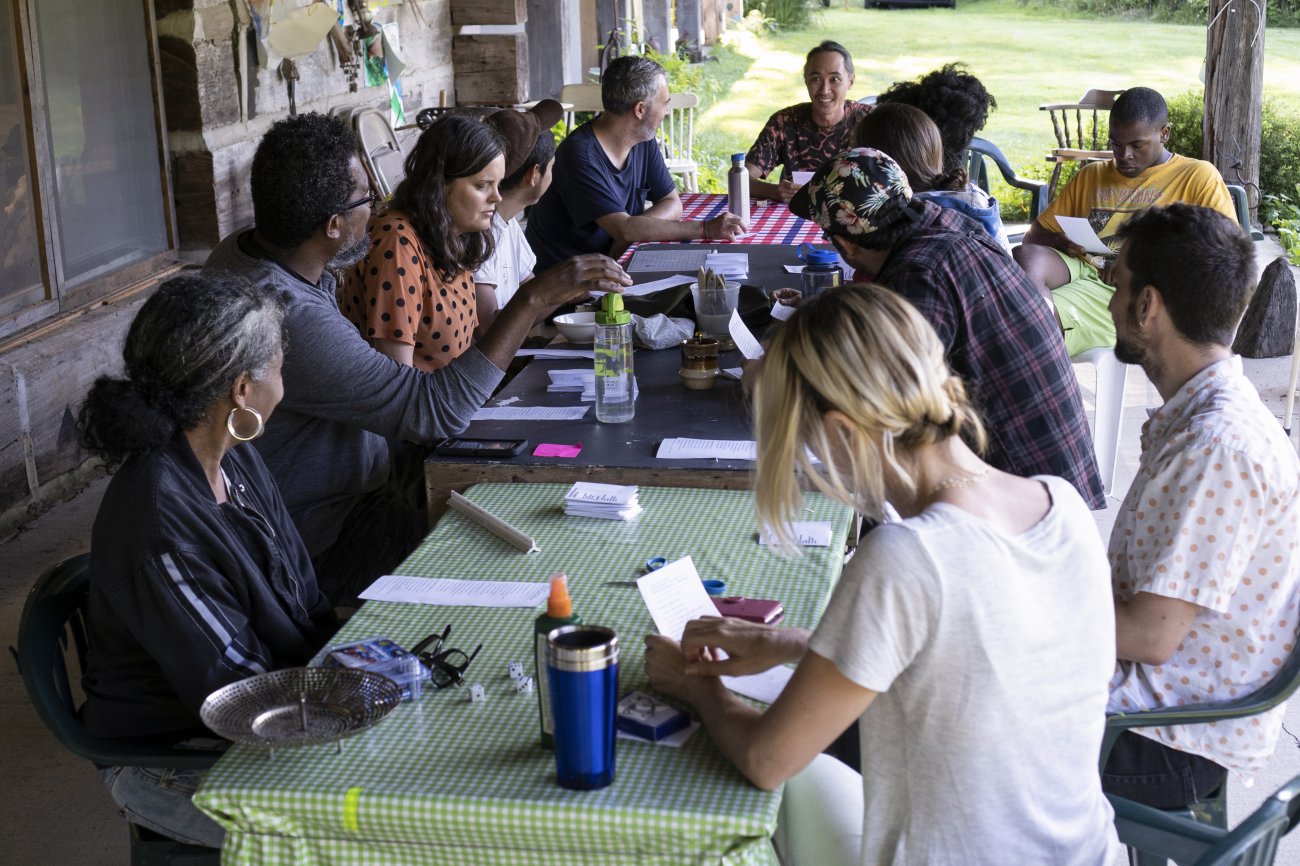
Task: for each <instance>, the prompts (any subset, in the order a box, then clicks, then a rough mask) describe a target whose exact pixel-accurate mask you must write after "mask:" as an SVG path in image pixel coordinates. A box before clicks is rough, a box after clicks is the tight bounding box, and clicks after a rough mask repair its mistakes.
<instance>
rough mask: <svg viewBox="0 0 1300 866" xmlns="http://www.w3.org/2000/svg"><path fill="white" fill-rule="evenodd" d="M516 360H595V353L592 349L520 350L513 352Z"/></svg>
mask: <svg viewBox="0 0 1300 866" xmlns="http://www.w3.org/2000/svg"><path fill="white" fill-rule="evenodd" d="M515 357H516V358H529V357H532V358H541V359H542V360H543V361H546V360H551V361H562V360H572V359H574V358H586V359H587V360H595V358H596V352H595V350H594V349H520V350H519V351H518V352H515Z"/></svg>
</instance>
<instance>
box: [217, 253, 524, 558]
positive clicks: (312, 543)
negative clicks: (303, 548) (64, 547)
mask: <svg viewBox="0 0 1300 866" xmlns="http://www.w3.org/2000/svg"><path fill="white" fill-rule="evenodd" d="M244 233H245V232H244V230H241V231H237V232H234V233H233V234H231V235H229V236H227V237H226V238H225V239H224V240H222V241H221V243H220V244H218V245H217V247H216V249H214V250H213V251H212V254H211V255H210V256H209V257H208V261H207V263H206V264H205V265H204V270H207V271H229V272H233V273H237V274H240V275H241V276H243V277H246V278H247V279H249V280H252V281H253V282H255V283H270V284H271V285H273V286H275V287H276V288H277V289H280V290H281V291H282V292H283V294H284V296H285V302H286V307H287V309H286V313H285V320H284V328H285V334H286V345H285V355H284V373H283V375H284V400H283V401H282V402H281V403H280V405H279V407H277V408H276V410H275V414H274V416H273V417H272V418H271V420H270V421H269V422H268V423H267V425H266V433H265V434H264V435H263V436H262V437H261V438H259V439H258V440H256V443H255V444H256V445H257V450H258V451H260V452H261V454H262V459H263V460H264V461H265V462H266V465H267V468H269V469H270V470H271V475H272V476H274V478H275V482H276V484H277V485H279V487H280V492H281V495H282V496H283V497H284V501H285V505H286V506H288V509H289V513H290V514H291V515H292V516H293V521H294V523H295V524H296V525H297V527H298V531H299V532H300V533H302V537H303V541H305V542H306V544H307V549H308V550H309V551H310V552H311V555H312V556H313V557H315V556H317V555H319V554H320V553H322V552H323V551H324V550H326V549H327V548H328V547H329V546H330V545H331V544H333V543H334V540H335V539H336V538H337V537H338V534H339V531H340V528H341V527H342V524H343V520H344V518H345V517H346V516H347V514H348V512H349V511H350V510H351V509H352V507H353V505H355V504H356V502H357V500H358V499H360V498H361V497H362V496H364V495H365V494H367V493H369V492H371V491H372V490H375V489H377V488H379V487H380V486H381V485H383V483H384V482H385V481H386V480H387V478H388V443H387V441H386V438H393V439H406V440H409V441H412V442H432V441H435V440H437V439H441V438H443V437H445V436H454V435H455V434H457V433H459V432H461V431H462V430H464V429H465V427H466V426H468V424H469V420H470V417H471V416H472V415H473V414H474V413H475V412H476V411H477V410H478V409H479V407H481V406H482V405H483V404H484V403H485V402H486V401H487V399H488V397H490V396H491V395H492V391H493V389H494V388H495V387H496V386H497V383H499V382H500V381H501V378H502V376H503V375H504V374H503V373H502V371H501V370H499V369H498V368H497V367H496V365H495V364H493V363H492V362H491V361H489V360H488V359H487V358H486V357H485V356H484V355H483V353H482V352H480V351H479V350H478V349H474V348H471V349H470V350H469V351H467V352H466V353H465V354H463V355H461V356H460V357H459V358H457V359H456V360H455V361H453V362H452V363H451V364H449V365H448V366H446V367H444V368H442V369H441V370H438V371H437V372H435V373H425V372H423V371H421V370H417V369H415V368H414V367H408V366H406V365H404V364H399V363H397V362H396V361H394V360H393V359H392V358H389V357H388V356H387V355H384V354H383V353H381V352H378V351H376V350H375V349H373V348H372V347H371V346H370V344H369V343H367V342H366V341H365V339H364V338H362V336H361V334H360V333H359V332H358V331H357V329H356V327H355V326H354V325H353V324H352V323H351V322H349V321H348V320H347V319H345V318H344V317H343V315H342V313H340V312H339V309H338V303H337V301H336V300H335V297H334V290H335V285H336V284H335V280H334V277H333V275H332V274H330V273H329V272H326V273H325V274H324V275H322V277H321V281H320V285H318V286H314V285H311V284H310V283H307V282H304V281H303V280H301V279H300V278H299V277H298V276H297V275H296V274H293V273H292V272H290V271H288V270H286V269H284V268H282V267H280V266H279V265H277V264H275V263H274V262H271V261H267V260H265V259H261V258H257V257H255V256H253V255H250V254H249V253H248V252H245V251H244V250H243V249H241V248H240V246H239V243H238V239H239V238H240V237H241V236H242V235H243V234H244Z"/></svg>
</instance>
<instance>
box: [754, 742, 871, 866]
mask: <svg viewBox="0 0 1300 866" xmlns="http://www.w3.org/2000/svg"><path fill="white" fill-rule="evenodd" d="M772 844H773V845H775V846H776V853H777V856H778V857H779V858H780V859H781V863H782V864H784V866H861V863H862V776H861V775H859V774H858V773H855V772H854V771H853V770H850V769H849V768H848V767H847V766H845V765H844V764H842V763H840V762H839V761H838V760H836V759H835V758H832V757H831V756H830V755H818V756H817V757H816V758H814V759H813V762H812V763H811V764H809V765H808V766H807V767H806V768H804V770H803V772H801V773H799V775H797V776H795V777H793V778H792V779H790V781H788V782H786V783H785V794H784V796H783V797H782V798H781V812H780V814H779V815H777V819H776V833H775V835H774V836H773V837H772Z"/></svg>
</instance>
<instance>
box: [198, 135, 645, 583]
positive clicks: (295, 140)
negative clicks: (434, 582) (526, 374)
mask: <svg viewBox="0 0 1300 866" xmlns="http://www.w3.org/2000/svg"><path fill="white" fill-rule="evenodd" d="M357 154H358V145H357V140H356V137H355V136H354V135H353V133H352V130H351V129H349V128H348V127H347V125H346V124H345V123H343V121H341V120H339V119H337V118H332V117H327V116H325V115H321V114H315V113H311V114H300V115H297V116H295V117H290V118H288V119H286V120H282V121H280V122H279V123H276V124H275V125H274V126H272V127H271V128H270V130H268V131H267V133H266V135H265V137H264V138H263V139H262V141H261V143H260V144H259V145H258V148H257V152H256V154H255V155H254V157H253V168H252V178H251V180H252V192H253V215H254V226H253V227H252V228H246V229H241V230H238V231H236V232H234V233H232V234H231V235H229V236H228V237H226V238H225V239H223V240H222V241H221V243H220V244H219V245H218V246H217V248H216V249H214V250H213V251H212V254H211V255H210V256H209V257H208V261H207V264H206V265H205V266H204V269H205V270H206V271H233V272H235V273H238V274H241V275H243V276H245V277H247V278H248V279H250V280H252V281H254V282H259V283H271V284H272V285H274V286H276V287H277V288H279V289H280V290H281V291H282V292H283V293H284V295H285V302H286V312H285V319H284V328H285V337H286V345H285V357H284V371H283V377H284V401H283V402H282V403H281V404H280V406H279V408H278V409H277V411H276V413H275V416H274V418H273V420H272V421H271V422H270V423H269V424H267V426H266V432H265V435H263V436H262V437H261V438H259V439H257V440H256V443H255V444H256V447H257V449H258V450H259V451H260V452H261V454H262V458H263V460H264V461H265V462H266V465H267V467H268V468H269V469H270V470H271V474H272V476H274V478H275V481H276V483H277V484H278V485H279V488H280V492H281V494H282V495H283V497H284V501H285V505H286V506H288V509H289V513H290V515H291V516H292V517H293V520H294V523H295V524H296V525H297V527H298V531H299V532H300V533H301V534H302V537H303V541H304V542H306V544H307V549H308V551H309V552H310V553H311V556H312V563H313V565H314V566H315V568H316V576H317V581H318V583H319V584H320V587H321V590H322V591H323V592H324V593H325V594H326V596H328V597H329V599H330V601H331V602H333V603H334V604H335V605H341V606H349V605H352V604H355V603H356V595H357V593H358V592H360V591H361V590H362V589H364V588H365V587H366V586H367V585H369V583H370V582H371V581H372V580H373V579H374V578H375V577H377V576H379V575H381V574H387V573H390V572H391V571H392V570H393V569H394V568H395V567H396V566H397V564H398V563H400V562H401V561H402V560H403V559H404V558H405V557H406V556H407V555H408V554H409V553H410V552H411V550H413V549H414V548H415V546H416V545H417V544H419V542H420V539H421V538H423V536H424V533H425V532H426V531H427V528H428V526H427V519H426V517H425V514H424V512H423V511H422V510H420V509H419V508H417V507H415V506H414V505H413V504H412V503H410V502H409V501H407V500H406V499H405V498H403V497H401V496H399V495H397V494H396V493H395V490H394V488H393V487H392V486H390V485H388V484H387V482H388V481H389V442H388V440H390V439H392V440H406V441H409V442H417V443H432V442H435V441H437V440H439V439H441V438H443V437H446V436H452V435H455V434H456V433H459V432H460V431H461V430H463V429H465V427H466V426H467V425H468V424H469V420H470V417H471V416H472V415H473V414H474V412H476V411H477V410H478V409H479V407H481V406H482V405H483V404H484V403H485V402H486V401H487V399H488V397H490V396H491V394H492V392H493V390H494V389H495V388H496V386H497V384H498V383H499V382H500V381H501V378H502V376H503V371H504V370H505V368H506V366H507V365H508V364H509V363H510V360H511V359H512V358H513V357H514V354H515V352H516V351H517V350H518V349H519V346H520V344H521V343H522V342H523V339H524V337H525V336H527V334H528V330H529V328H531V327H532V324H533V322H534V321H536V320H537V319H538V318H539V317H541V316H542V315H545V314H547V313H548V312H549V311H550V310H552V309H553V308H554V307H556V306H557V305H559V304H564V303H570V302H573V301H576V300H578V299H579V298H582V297H585V296H586V295H587V293H588V292H589V291H591V290H598V291H621V289H622V285H623V283H624V282H626V276H625V275H623V272H622V270H621V269H620V268H619V267H618V265H617V264H615V263H614V262H612V261H610V260H609V259H607V258H605V257H603V256H587V257H581V258H579V259H576V260H574V261H573V262H572V263H571V268H572V270H573V273H572V275H571V278H570V279H562V280H560V279H557V280H551V281H534V282H536V283H537V285H536V286H532V287H531V290H530V289H529V288H528V287H525V288H524V289H521V290H520V291H519V293H518V294H516V296H515V297H514V298H512V299H511V301H510V303H509V304H507V305H506V307H505V309H503V310H502V311H501V312H500V314H498V316H497V318H496V321H495V322H494V323H493V325H492V327H491V328H490V329H489V330H488V331H487V333H486V334H484V335H483V337H482V339H481V340H479V341H478V342H477V343H476V344H475V346H473V347H471V348H470V349H469V350H468V351H466V352H465V353H464V354H463V355H461V356H460V357H459V358H457V359H456V360H455V361H453V362H452V363H451V364H449V365H448V366H447V367H445V368H443V369H441V370H438V371H437V372H434V373H425V372H422V371H420V370H417V369H416V368H414V367H410V366H406V365H403V364H399V363H397V362H396V361H394V360H393V359H391V358H389V357H388V356H387V355H384V354H383V353H381V352H378V351H376V350H375V349H373V348H372V347H371V346H370V344H369V343H367V342H366V341H365V339H364V338H363V337H362V336H361V334H360V333H359V332H358V331H357V329H356V327H355V326H354V325H353V324H352V323H351V322H349V321H348V320H347V319H346V318H344V317H343V315H342V314H341V313H340V312H339V309H338V304H337V301H336V300H335V289H336V287H337V281H336V279H335V276H334V274H333V273H332V272H331V271H332V270H333V269H341V268H346V267H351V266H352V265H355V264H356V263H357V262H359V261H361V259H362V258H364V257H365V254H366V252H367V251H368V249H369V246H370V241H369V238H368V236H367V233H366V223H367V221H368V220H369V219H370V214H371V209H372V208H373V207H374V206H375V205H376V203H377V197H376V196H375V195H374V193H373V192H372V191H371V187H370V181H369V179H368V178H367V176H366V172H365V169H364V168H363V167H362V165H361V161H360V159H359V158H358V156H357ZM530 286H531V284H530Z"/></svg>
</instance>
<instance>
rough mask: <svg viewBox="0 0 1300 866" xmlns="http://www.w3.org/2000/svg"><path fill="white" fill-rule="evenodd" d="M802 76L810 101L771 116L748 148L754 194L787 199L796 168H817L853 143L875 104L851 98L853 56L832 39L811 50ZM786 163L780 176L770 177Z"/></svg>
mask: <svg viewBox="0 0 1300 866" xmlns="http://www.w3.org/2000/svg"><path fill="white" fill-rule="evenodd" d="M803 82H804V85H805V86H806V87H807V88H808V99H809V101H808V102H801V103H799V104H798V105H791V106H790V107H789V108H783V109H781V110H780V111H778V112H777V113H776V114H773V115H772V116H771V117H769V118H768V119H767V124H766V125H764V127H763V131H762V132H760V133H759V134H758V139H757V140H755V142H754V146H753V147H751V148H750V149H749V153H747V154H745V167H746V168H747V169H749V194H750V195H751V196H752V197H754V198H768V199H772V200H774V201H785V202H788V201H789V200H790V197H791V196H792V195H794V194H795V192H796V191H798V189H799V184H797V183H795V181H794V177H793V174H794V172H796V171H816V170H817V169H819V168H821V165H822V163H824V162H826V160H828V159H830V158H831V157H832V156H834V155H835V154H837V153H839V152H840V151H842V150H844V149H845V148H847V147H848V146H849V139H850V138H852V136H853V127H855V126H857V123H858V121H859V120H861V119H862V118H863V117H866V116H867V113H868V112H870V111H871V106H869V105H863V104H862V103H860V102H852V101H850V100H849V99H848V94H849V88H850V87H852V86H853V58H852V57H850V56H849V52H848V49H846V48H845V47H844V46H843V45H840V44H839V43H838V42H831V41H829V40H827V41H825V42H823V43H821V44H820V45H818V46H817V47H816V48H814V49H813V50H812V51H809V52H808V58H807V60H806V61H805V62H804V67H803ZM778 166H779V167H780V168H781V182H780V183H769V182H767V180H766V178H767V176H768V175H770V174H771V173H772V172H773V171H774V170H775V169H776V168H777V167H778Z"/></svg>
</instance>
